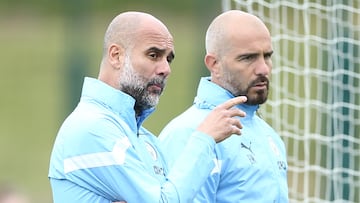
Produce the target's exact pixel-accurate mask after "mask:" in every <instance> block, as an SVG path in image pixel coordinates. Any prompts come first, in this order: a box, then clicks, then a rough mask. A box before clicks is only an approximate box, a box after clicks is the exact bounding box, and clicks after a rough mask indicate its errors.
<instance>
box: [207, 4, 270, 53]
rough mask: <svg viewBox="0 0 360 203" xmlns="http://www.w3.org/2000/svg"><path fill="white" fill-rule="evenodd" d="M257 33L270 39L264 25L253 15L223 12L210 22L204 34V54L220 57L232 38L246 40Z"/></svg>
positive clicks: (231, 11)
mask: <svg viewBox="0 0 360 203" xmlns="http://www.w3.org/2000/svg"><path fill="white" fill-rule="evenodd" d="M259 32H261V33H262V34H265V35H267V36H268V37H270V33H269V31H268V29H267V27H266V26H265V24H264V23H263V22H262V21H261V20H260V19H259V18H258V17H256V16H255V15H252V14H249V13H246V12H243V11H240V10H230V11H227V12H224V13H222V14H220V15H219V16H217V17H216V18H215V19H214V20H213V21H212V22H211V24H210V26H209V28H208V30H207V32H206V39H205V45H206V52H207V53H208V54H209V53H211V54H216V55H220V56H221V55H223V54H224V52H226V51H227V50H228V48H229V46H231V45H232V40H233V39H234V38H240V37H241V38H246V37H248V36H252V35H253V34H254V33H259Z"/></svg>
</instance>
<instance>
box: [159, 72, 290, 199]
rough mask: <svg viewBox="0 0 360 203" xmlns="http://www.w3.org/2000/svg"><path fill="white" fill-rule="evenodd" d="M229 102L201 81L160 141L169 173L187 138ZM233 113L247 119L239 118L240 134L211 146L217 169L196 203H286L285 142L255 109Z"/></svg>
mask: <svg viewBox="0 0 360 203" xmlns="http://www.w3.org/2000/svg"><path fill="white" fill-rule="evenodd" d="M233 97H234V96H233V95H232V94H231V93H230V92H228V91H227V90H225V89H223V88H221V87H220V86H218V85H216V84H215V83H212V82H211V81H210V78H209V77H204V78H201V80H200V84H199V87H198V91H197V96H196V97H195V100H194V104H193V105H192V106H191V107H190V108H188V109H187V110H186V111H185V112H183V113H182V114H180V115H179V116H178V117H176V118H175V119H173V120H172V121H171V122H170V123H169V124H168V125H167V126H166V127H165V128H164V130H163V131H162V132H161V134H160V136H159V140H160V142H161V145H162V147H163V148H164V152H166V153H165V156H166V158H167V159H168V163H169V165H170V167H171V165H172V164H174V163H175V161H176V159H177V157H178V156H179V154H181V152H182V151H183V149H184V146H185V144H186V143H187V140H188V139H189V136H188V135H189V132H190V131H191V130H194V129H195V127H196V126H197V125H198V124H199V123H200V122H201V121H202V120H203V119H204V118H205V116H206V115H207V114H208V113H209V112H210V111H211V109H213V108H214V107H216V106H217V105H219V104H221V103H223V102H225V101H226V100H229V99H231V98H233ZM236 108H239V109H241V110H243V111H245V112H246V117H244V118H240V122H241V123H242V126H243V129H242V134H241V135H240V136H239V135H232V136H231V137H230V138H228V139H226V140H225V141H223V142H221V143H219V144H217V145H216V146H215V150H214V157H215V158H216V161H215V167H214V169H213V170H212V172H211V175H210V176H209V177H208V180H207V182H206V183H205V184H204V185H203V187H202V189H201V190H200V192H199V193H198V195H197V196H196V200H195V201H194V202H199V203H204V202H207V203H209V202H210V203H211V202H214V203H215V202H216V203H236V202H256V203H262V202H263V203H269V202H288V201H289V200H288V187H287V167H288V166H287V161H286V149H285V146H284V143H283V141H282V140H281V138H280V136H279V135H278V134H277V133H276V132H275V131H274V129H273V128H271V127H270V126H269V125H268V124H267V123H266V122H265V121H264V120H262V119H261V118H260V117H259V116H258V115H257V113H256V111H257V110H258V108H259V106H258V105H255V106H250V105H246V104H240V105H237V106H236ZM274 116H276V115H274Z"/></svg>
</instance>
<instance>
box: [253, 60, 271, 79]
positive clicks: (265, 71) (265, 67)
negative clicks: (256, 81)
mask: <svg viewBox="0 0 360 203" xmlns="http://www.w3.org/2000/svg"><path fill="white" fill-rule="evenodd" d="M271 66H272V63H271V60H270V59H266V58H260V59H259V61H258V63H257V64H256V67H255V74H256V75H263V76H266V75H269V74H270V71H271Z"/></svg>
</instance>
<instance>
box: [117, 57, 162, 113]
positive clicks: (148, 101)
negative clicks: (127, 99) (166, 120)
mask: <svg viewBox="0 0 360 203" xmlns="http://www.w3.org/2000/svg"><path fill="white" fill-rule="evenodd" d="M120 80H121V81H119V83H120V90H121V91H123V92H125V93H126V94H128V95H130V96H132V97H133V98H134V99H135V106H134V109H135V112H136V114H141V112H143V111H144V110H146V109H150V108H153V107H155V106H156V105H157V104H158V103H159V99H160V95H161V93H162V92H163V89H162V90H161V91H156V92H154V91H153V92H150V91H149V90H148V87H149V86H150V85H152V84H163V87H165V79H162V78H159V77H157V78H153V79H150V80H149V79H147V78H145V77H143V76H141V74H139V73H137V72H135V71H134V68H133V67H132V64H131V59H130V57H129V56H128V55H126V57H125V61H124V68H123V71H122V73H121V79H120Z"/></svg>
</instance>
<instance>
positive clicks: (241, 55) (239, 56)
mask: <svg viewBox="0 0 360 203" xmlns="http://www.w3.org/2000/svg"><path fill="white" fill-rule="evenodd" d="M273 53H274V51H273V50H271V51H266V52H264V53H263V55H270V56H271V55H272V54H273ZM259 55H262V54H260V53H258V52H249V53H244V54H240V55H238V56H237V58H241V57H248V56H259Z"/></svg>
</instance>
